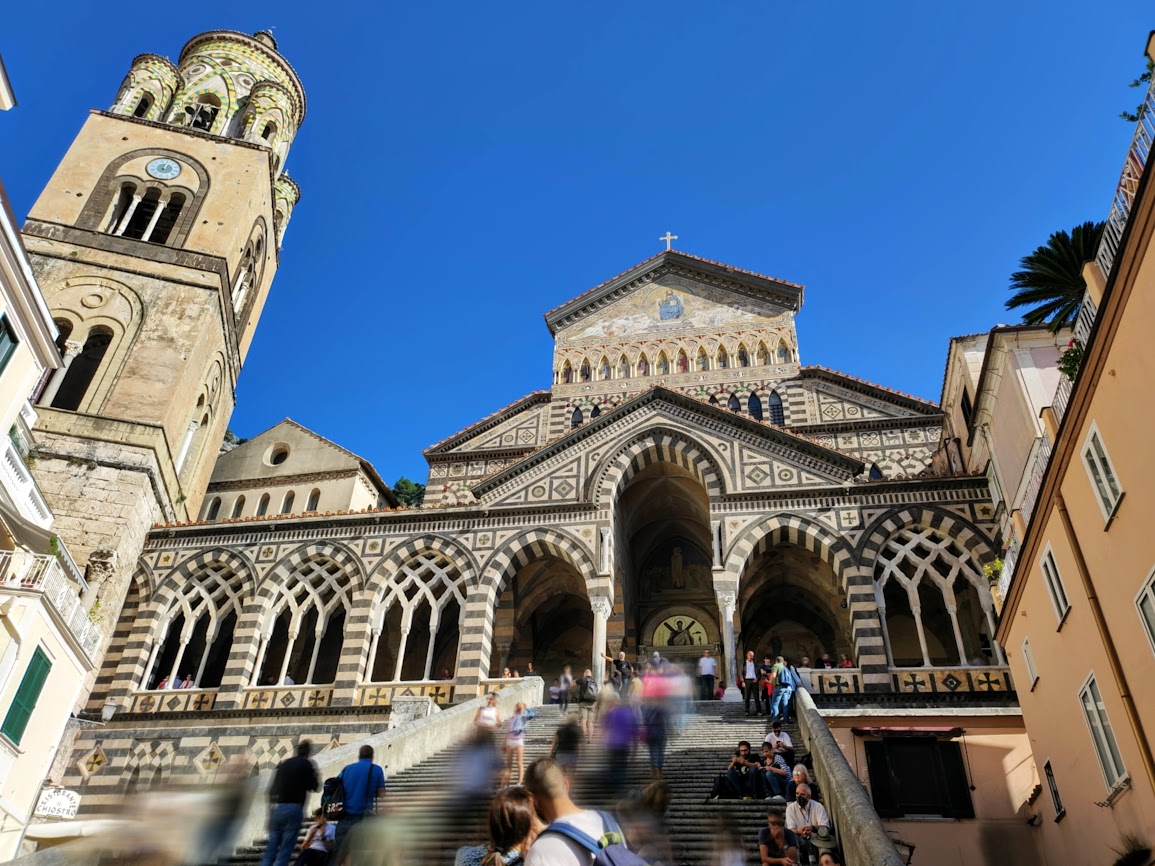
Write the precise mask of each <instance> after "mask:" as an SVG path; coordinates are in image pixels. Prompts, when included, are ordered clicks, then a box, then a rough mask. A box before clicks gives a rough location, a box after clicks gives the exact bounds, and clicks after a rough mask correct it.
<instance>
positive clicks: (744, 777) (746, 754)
mask: <svg viewBox="0 0 1155 866" xmlns="http://www.w3.org/2000/svg"><path fill="white" fill-rule="evenodd" d="M764 796H765V794H764V793H763V788H762V759H761V758H760V757H757V756H755V755H754V754H752V753H751V751H750V744H749V743H748V742H746V741H745V740H742V741H741V742H740V743H738V748H737V749H736V750H735V751H734V755H733V757H731V758H730V764H729V765H728V766H727V767H726V771H725V772H724V773H721V774H720V775H719V776H718V777H717V778H716V779H715V780H714V787H713V788H712V789H711V791H710V799H711V800H719V799H721V800H749V799H752V798H757V799H759V800H761V799H762V798H763V797H764Z"/></svg>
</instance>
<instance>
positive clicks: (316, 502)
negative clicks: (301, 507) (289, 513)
mask: <svg viewBox="0 0 1155 866" xmlns="http://www.w3.org/2000/svg"><path fill="white" fill-rule="evenodd" d="M320 505H321V490H320V488H317V487H314V488H313V490H312V492H310V493H309V501H308V502H307V503H305V510H306V511H316V510H317V509H318V508H319V507H320Z"/></svg>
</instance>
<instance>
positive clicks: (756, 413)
mask: <svg viewBox="0 0 1155 866" xmlns="http://www.w3.org/2000/svg"><path fill="white" fill-rule="evenodd" d="M746 411H747V412H749V413H750V417H751V418H753V419H754V420H755V421H761V420H762V398H761V397H759V396H758V392H757V391H751V392H750V398H749V399H748V400H747V401H746Z"/></svg>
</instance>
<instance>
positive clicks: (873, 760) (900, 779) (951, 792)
mask: <svg viewBox="0 0 1155 866" xmlns="http://www.w3.org/2000/svg"><path fill="white" fill-rule="evenodd" d="M865 745H866V766H867V771H868V772H869V773H870V792H871V797H872V799H873V801H874V808H875V811H877V812H878V814H879V816H880V817H883V818H901V817H904V816H913V815H923V816H941V817H943V818H973V817H974V816H975V812H974V806H973V804H972V803H971V796H970V783H969V782H968V780H967V775H966V767H965V766H964V765H963V759H962V750H961V749H960V748H959V744H958V743H956V742H952V741H950V740H937V739H934V738H933V737H887V738H886V739H884V740H880V741H874V742H867V743H866V744H865Z"/></svg>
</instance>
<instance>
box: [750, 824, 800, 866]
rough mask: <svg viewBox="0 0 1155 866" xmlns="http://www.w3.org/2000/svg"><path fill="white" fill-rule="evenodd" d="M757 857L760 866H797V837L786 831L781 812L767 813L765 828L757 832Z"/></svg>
mask: <svg viewBox="0 0 1155 866" xmlns="http://www.w3.org/2000/svg"><path fill="white" fill-rule="evenodd" d="M758 855H759V857H760V858H761V859H760V861H759V862H760V863H761V864H762V866H797V864H798V837H797V836H795V835H794V833H793V832H792V831H790V830H787V829H786V819H785V818H783V817H782V813H781V812H777V811H774V810H771V811H770V812H768V813H767V815H766V826H765V827H763V828H762V829H761V830H759V831H758Z"/></svg>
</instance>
